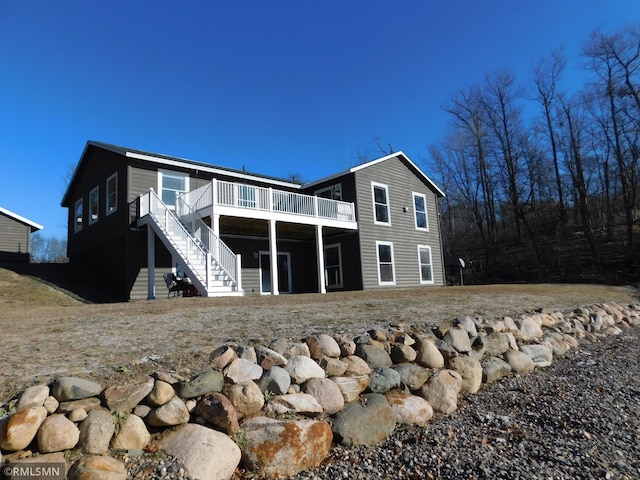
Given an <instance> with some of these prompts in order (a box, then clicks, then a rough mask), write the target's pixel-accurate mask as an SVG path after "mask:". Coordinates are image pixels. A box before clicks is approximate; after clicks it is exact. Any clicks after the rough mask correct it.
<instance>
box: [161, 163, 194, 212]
mask: <svg viewBox="0 0 640 480" xmlns="http://www.w3.org/2000/svg"><path fill="white" fill-rule="evenodd" d="M158 175H159V181H158V183H159V191H160V198H161V199H162V202H163V203H164V204H165V205H167V206H168V207H169V208H171V209H172V210H173V209H174V208H175V206H176V195H177V194H178V193H185V192H188V191H189V175H187V174H186V173H182V172H170V171H168V170H160V171H159V172H158Z"/></svg>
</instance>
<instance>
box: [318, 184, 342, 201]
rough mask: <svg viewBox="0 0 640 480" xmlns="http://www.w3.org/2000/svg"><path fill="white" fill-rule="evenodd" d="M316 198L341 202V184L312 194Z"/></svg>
mask: <svg viewBox="0 0 640 480" xmlns="http://www.w3.org/2000/svg"><path fill="white" fill-rule="evenodd" d="M314 195H315V196H316V197H322V198H328V199H330V200H342V184H341V183H336V184H335V185H331V186H329V187H325V188H321V189H320V190H316V191H315V192H314Z"/></svg>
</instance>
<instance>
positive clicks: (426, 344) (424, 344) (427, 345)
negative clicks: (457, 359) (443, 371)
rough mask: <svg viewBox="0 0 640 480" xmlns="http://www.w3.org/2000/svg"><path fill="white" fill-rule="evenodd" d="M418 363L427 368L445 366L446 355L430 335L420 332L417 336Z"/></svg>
mask: <svg viewBox="0 0 640 480" xmlns="http://www.w3.org/2000/svg"><path fill="white" fill-rule="evenodd" d="M415 340H416V343H415V347H414V348H415V349H416V353H417V355H416V360H415V361H416V363H417V364H418V365H421V366H423V367H427V368H442V367H444V357H443V356H442V353H440V350H439V349H438V347H437V346H436V344H435V342H434V340H433V338H432V337H430V336H429V335H425V334H419V335H416V336H415Z"/></svg>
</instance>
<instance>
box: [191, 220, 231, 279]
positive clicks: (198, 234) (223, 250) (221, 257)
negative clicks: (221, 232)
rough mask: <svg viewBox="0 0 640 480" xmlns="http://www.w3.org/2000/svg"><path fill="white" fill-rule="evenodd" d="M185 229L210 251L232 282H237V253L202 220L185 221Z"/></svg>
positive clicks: (213, 258)
mask: <svg viewBox="0 0 640 480" xmlns="http://www.w3.org/2000/svg"><path fill="white" fill-rule="evenodd" d="M186 228H187V230H188V231H189V232H190V233H191V235H193V236H194V237H195V238H196V239H197V240H199V241H200V242H201V244H202V246H203V248H204V249H205V250H206V251H208V252H209V253H211V258H212V260H213V261H215V263H216V264H217V266H218V267H220V269H222V270H223V271H224V273H225V274H226V275H227V276H228V277H229V278H230V279H231V280H232V281H234V282H237V278H238V272H237V261H236V257H237V255H236V254H235V253H234V252H233V251H232V250H231V249H230V248H229V247H228V246H227V244H226V243H224V242H223V241H222V240H220V238H219V237H218V236H217V235H216V234H215V233H213V230H212V229H211V228H210V227H209V225H207V224H206V223H204V222H203V221H202V220H200V219H197V220H194V221H192V222H187V224H186Z"/></svg>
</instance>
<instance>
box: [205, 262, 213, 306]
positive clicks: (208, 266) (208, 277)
mask: <svg viewBox="0 0 640 480" xmlns="http://www.w3.org/2000/svg"><path fill="white" fill-rule="evenodd" d="M206 262H207V266H206V268H207V270H206V271H207V274H206V275H207V276H206V278H205V282H206V285H205V288H206V289H207V293H209V287H210V286H211V281H212V278H211V252H207V256H206ZM207 296H208V295H207Z"/></svg>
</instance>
